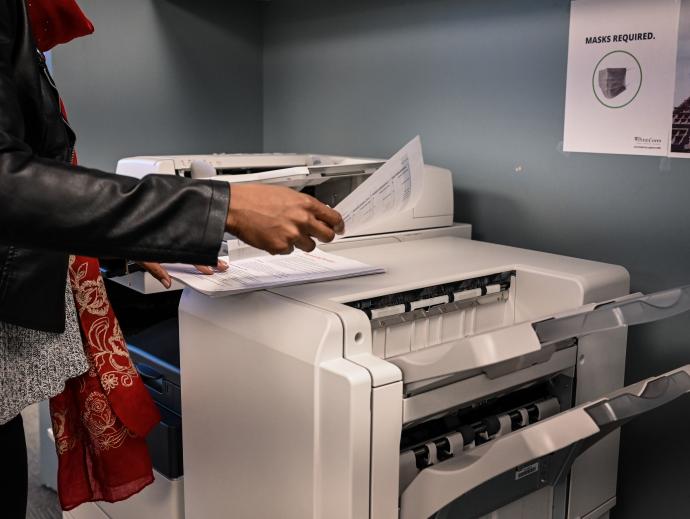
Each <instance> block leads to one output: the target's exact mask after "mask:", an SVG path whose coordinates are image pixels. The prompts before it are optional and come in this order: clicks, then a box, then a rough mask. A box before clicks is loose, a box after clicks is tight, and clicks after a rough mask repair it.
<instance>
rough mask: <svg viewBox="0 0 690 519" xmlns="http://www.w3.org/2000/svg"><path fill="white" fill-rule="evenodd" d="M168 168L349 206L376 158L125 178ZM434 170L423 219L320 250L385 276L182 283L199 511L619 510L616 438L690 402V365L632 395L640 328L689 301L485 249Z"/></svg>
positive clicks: (186, 447)
mask: <svg viewBox="0 0 690 519" xmlns="http://www.w3.org/2000/svg"><path fill="white" fill-rule="evenodd" d="M200 162H201V164H200ZM152 165H156V166H155V167H156V168H158V170H157V171H158V172H165V173H170V174H182V175H187V176H192V177H194V178H201V177H205V176H211V175H214V174H218V175H226V176H230V177H231V178H229V179H228V180H230V181H254V182H272V183H283V184H285V185H290V186H292V187H294V188H296V189H303V190H305V191H306V192H309V193H312V194H314V195H315V196H317V197H319V198H320V199H322V200H323V201H326V202H328V203H330V204H331V205H335V204H336V203H337V202H338V201H339V200H340V199H342V197H344V196H346V195H347V194H348V193H349V192H350V191H351V190H352V189H353V188H354V187H356V185H358V183H360V182H361V180H362V179H363V178H366V176H367V175H368V174H370V173H371V171H373V170H374V169H375V167H376V162H375V161H369V160H366V159H349V158H344V157H324V156H315V155H212V156H196V157H153V158H152V157H149V158H141V157H140V158H136V159H127V160H126V161H121V164H120V166H119V168H118V171H119V172H120V173H125V174H127V173H130V174H139V173H141V172H143V171H151V170H152ZM285 168H290V171H289V172H288V171H287V170H285ZM281 169H282V170H283V172H282V173H281V172H280V171H281ZM243 175H246V176H245V177H243ZM425 175H426V177H425V184H424V189H425V192H424V196H423V197H422V199H421V201H420V203H419V204H418V206H417V207H415V208H413V209H412V210H411V211H410V212H409V213H408V214H406V215H401V217H400V218H398V219H396V220H395V221H388V222H381V223H377V224H376V226H375V227H372V229H371V233H370V234H369V235H363V236H359V237H354V238H349V239H344V240H341V241H339V242H336V243H333V244H328V245H324V246H323V248H324V249H325V250H328V251H333V252H336V253H337V254H341V255H343V256H346V257H349V258H353V259H357V260H360V261H362V262H365V263H367V264H370V265H376V266H381V267H384V268H385V269H386V273H385V274H381V275H376V276H369V277H361V278H353V279H344V280H338V281H330V282H324V283H317V284H311V285H301V286H293V287H286V288H280V289H273V290H267V291H260V292H253V293H248V294H241V295H237V296H232V297H225V298H209V297H206V296H204V295H201V294H199V293H196V292H193V291H191V290H185V291H184V294H183V295H182V299H181V302H180V307H179V342H180V368H181V369H180V377H181V384H180V387H181V403H182V421H183V428H184V434H183V436H182V442H183V457H184V478H183V479H184V510H185V516H186V517H188V518H199V517H208V518H214V517H228V516H232V517H241V518H256V519H269V518H278V517H280V518H281V519H287V518H294V519H306V518H321V519H338V518H343V519H345V518H347V519H363V518H371V519H389V518H390V519H392V518H402V519H426V518H429V517H436V518H438V519H442V518H443V519H451V518H453V519H456V518H481V517H491V518H498V519H501V518H506V519H517V518H527V517H529V518H530V519H540V518H559V519H560V518H563V519H565V518H571V519H574V518H583V519H585V518H587V519H594V518H599V517H607V516H608V513H609V510H610V509H611V508H612V507H614V506H615V502H616V480H617V466H618V443H619V436H618V434H619V433H618V428H619V427H620V425H622V424H623V423H625V422H627V421H628V420H630V419H633V418H635V417H636V416H638V415H641V414H643V413H645V412H647V411H649V410H652V409H654V408H657V407H659V406H661V405H664V404H666V403H668V402H670V401H672V400H674V399H675V398H677V397H679V396H681V395H682V394H684V393H685V392H687V391H688V390H690V366H685V367H682V368H679V369H677V370H674V371H672V372H670V373H666V374H663V375H661V376H659V377H655V378H653V379H649V380H644V381H641V382H639V383H636V384H633V385H631V386H628V387H623V376H624V367H625V354H626V334H627V326H629V325H635V324H643V323H645V322H649V321H653V320H657V319H661V318H665V317H668V316H671V315H675V314H678V313H681V312H684V311H686V310H688V309H689V308H690V289H688V288H680V289H674V290H669V291H666V292H660V293H656V294H650V295H642V294H633V295H630V294H629V276H628V273H627V272H626V270H625V269H623V268H622V267H618V266H613V265H607V264H602V263H597V262H592V261H586V260H580V259H574V258H569V257H562V256H556V255H552V254H546V253H541V252H535V251H529V250H523V249H517V248H513V247H506V246H500V245H495V244H490V243H482V242H477V241H473V240H471V239H468V238H469V233H468V230H469V229H468V226H466V225H461V224H453V223H452V185H451V175H450V172H448V171H447V170H443V169H440V168H433V167H430V166H427V167H426V172H425ZM144 291H145V290H144ZM649 347H653V345H649Z"/></svg>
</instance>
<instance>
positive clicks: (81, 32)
mask: <svg viewBox="0 0 690 519" xmlns="http://www.w3.org/2000/svg"><path fill="white" fill-rule="evenodd" d="M27 6H28V8H29V19H30V21H31V28H32V30H33V33H34V38H35V40H36V46H37V47H38V49H39V50H40V51H41V52H45V51H48V50H50V49H52V48H53V47H55V46H56V45H59V44H60V43H67V42H68V41H72V40H73V39H75V38H79V37H80V36H86V35H87V34H91V33H93V24H92V23H91V22H90V21H89V19H88V18H87V17H86V16H85V15H84V13H83V12H82V10H81V9H80V8H79V6H78V5H77V3H76V2H75V1H74V0H27Z"/></svg>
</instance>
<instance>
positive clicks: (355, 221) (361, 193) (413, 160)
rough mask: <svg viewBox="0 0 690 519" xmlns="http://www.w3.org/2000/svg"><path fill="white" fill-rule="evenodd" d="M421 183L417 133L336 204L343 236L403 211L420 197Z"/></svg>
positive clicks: (422, 166)
mask: <svg viewBox="0 0 690 519" xmlns="http://www.w3.org/2000/svg"><path fill="white" fill-rule="evenodd" d="M423 183H424V159H423V157H422V143H421V140H420V138H419V136H417V137H415V138H414V139H413V140H412V141H410V142H409V143H408V144H407V145H406V146H405V147H404V148H403V149H401V150H400V151H399V152H398V153H396V154H395V155H393V157H392V158H391V159H390V160H388V161H386V163H385V164H384V165H383V166H381V167H380V168H379V169H378V170H376V172H375V173H373V174H372V175H371V176H370V177H369V178H368V179H366V180H365V181H364V182H363V183H362V185H361V186H359V187H357V189H355V190H354V191H353V192H352V193H350V194H349V195H348V196H347V197H346V198H345V199H344V200H343V201H342V202H340V203H339V204H338V205H337V206H336V207H335V210H336V211H338V212H339V213H340V214H341V215H342V216H343V220H344V221H345V235H346V236H352V235H355V234H358V233H360V232H361V231H362V230H364V229H366V227H367V226H369V225H371V223H373V222H378V221H380V220H383V219H385V218H390V217H391V216H394V215H396V214H399V213H401V212H403V211H406V210H407V209H409V208H410V207H412V206H413V205H414V204H416V203H417V201H418V200H419V197H420V196H421V194H422V188H423Z"/></svg>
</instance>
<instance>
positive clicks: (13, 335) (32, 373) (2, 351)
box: [0, 282, 89, 425]
mask: <svg viewBox="0 0 690 519" xmlns="http://www.w3.org/2000/svg"><path fill="white" fill-rule="evenodd" d="M65 309H66V316H67V319H66V323H65V331H64V333H49V332H40V331H37V330H31V329H29V328H22V327H21V326H15V325H13V324H7V323H3V322H0V425H2V424H4V423H6V422H8V421H10V420H11V419H12V418H14V417H15V416H17V415H18V414H19V413H20V412H21V411H22V409H24V408H25V407H27V406H29V405H31V404H33V403H35V402H40V401H41V400H45V399H46V398H50V397H52V396H55V395H57V394H59V393H61V392H62V390H63V389H64V387H65V381H67V380H68V379H70V378H74V377H77V376H79V375H81V374H83V373H86V371H87V370H88V369H89V363H88V361H87V359H86V355H85V354H84V346H83V344H82V340H81V335H80V333H79V321H78V317H77V310H76V308H75V306H74V299H73V297H72V290H71V289H70V286H69V282H68V283H67V287H66V288H65ZM36 311H37V312H40V309H37V310H36Z"/></svg>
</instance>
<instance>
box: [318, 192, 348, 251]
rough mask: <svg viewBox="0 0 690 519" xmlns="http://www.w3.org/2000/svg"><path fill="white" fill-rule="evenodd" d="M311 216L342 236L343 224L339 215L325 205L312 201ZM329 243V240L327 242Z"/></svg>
mask: <svg viewBox="0 0 690 519" xmlns="http://www.w3.org/2000/svg"><path fill="white" fill-rule="evenodd" d="M311 212H312V214H313V215H314V216H315V217H316V218H318V219H319V220H321V221H322V222H324V223H325V224H326V225H328V226H329V227H330V228H331V229H333V230H334V231H335V232H336V233H337V234H342V233H343V232H344V231H345V223H344V222H343V217H342V216H341V215H340V213H339V212H338V211H336V210H334V209H331V208H330V207H328V206H327V205H325V204H322V203H321V202H319V201H317V200H314V203H313V206H312V208H311ZM328 241H331V240H328Z"/></svg>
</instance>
